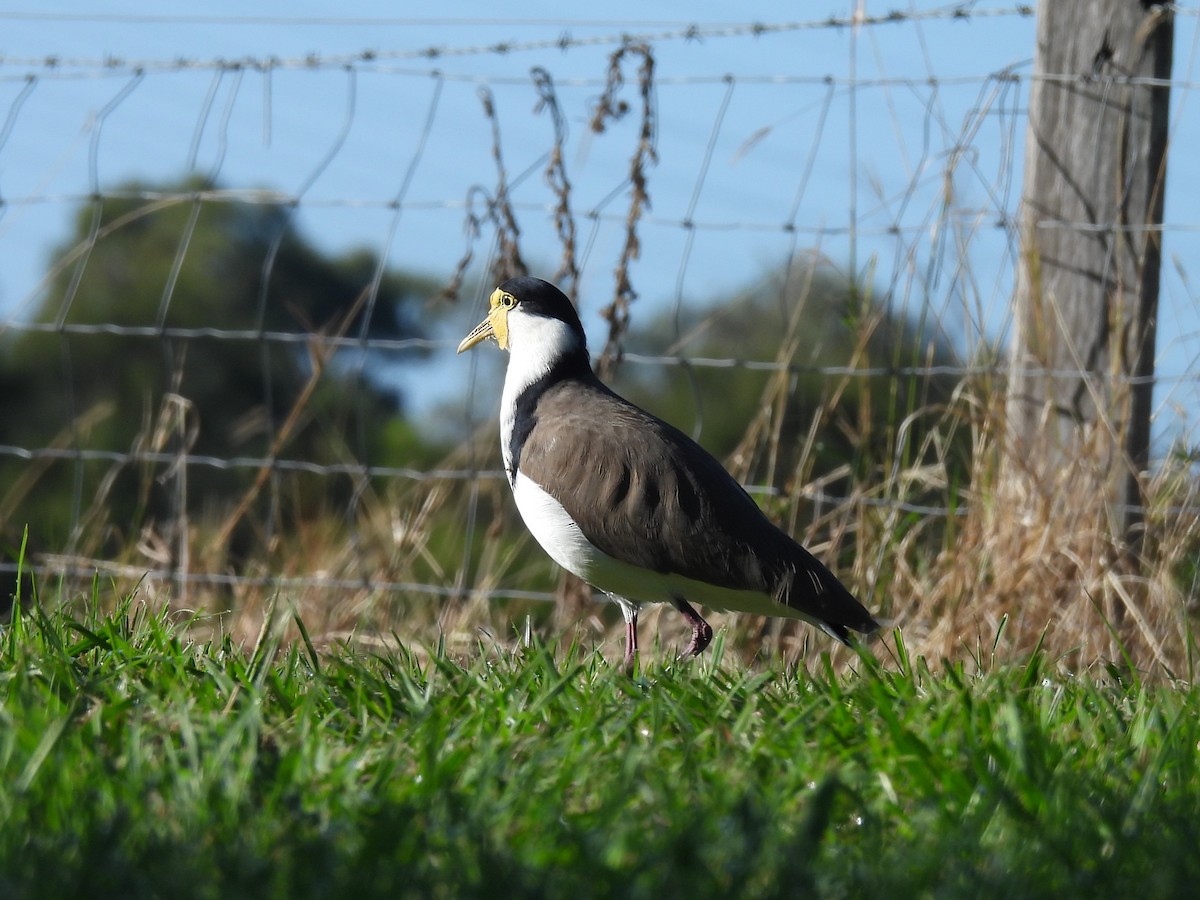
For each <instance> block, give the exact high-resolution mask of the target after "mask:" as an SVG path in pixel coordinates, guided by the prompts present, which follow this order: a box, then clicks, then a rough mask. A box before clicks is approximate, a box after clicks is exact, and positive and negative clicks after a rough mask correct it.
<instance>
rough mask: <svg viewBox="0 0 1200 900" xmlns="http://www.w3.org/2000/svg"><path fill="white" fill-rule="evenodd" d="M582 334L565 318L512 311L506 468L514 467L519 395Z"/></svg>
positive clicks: (504, 418) (503, 432) (504, 413)
mask: <svg viewBox="0 0 1200 900" xmlns="http://www.w3.org/2000/svg"><path fill="white" fill-rule="evenodd" d="M579 343H580V342H579V337H578V336H577V335H576V334H575V332H574V331H572V330H571V328H570V327H569V326H568V325H567V323H566V322H564V321H562V319H553V318H548V317H546V316H534V315H530V314H529V313H527V312H523V311H522V310H521V307H520V306H518V307H516V308H514V309H513V310H512V311H511V312H510V313H509V314H508V350H509V356H508V371H507V372H506V373H505V375H504V393H503V395H502V397H501V399H500V452H501V454H502V455H503V456H504V471H505V472H508V471H509V470H510V469H511V467H512V453H511V450H510V444H509V439H510V438H511V437H512V430H513V420H514V419H515V417H516V409H517V398H518V397H520V396H521V394H522V393H523V392H524V390H525V389H526V388H527V387H529V386H530V385H531V384H534V383H536V382H537V381H538V379H540V378H542V377H544V376H545V375H546V373H547V372H549V371H550V370H551V369H552V368H554V364H555V362H557V361H558V360H559V359H561V358H562V357H563V356H565V355H567V354H569V353H576V352H578V351H579V350H580V349H581V348H580V346H579Z"/></svg>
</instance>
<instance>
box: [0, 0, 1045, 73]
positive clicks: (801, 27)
mask: <svg viewBox="0 0 1200 900" xmlns="http://www.w3.org/2000/svg"><path fill="white" fill-rule="evenodd" d="M975 6H976V4H975V3H974V2H964V3H956V4H952V5H949V6H946V7H942V8H938V9H933V10H924V11H919V10H910V11H903V10H891V11H888V12H886V13H883V14H879V15H871V14H869V13H866V12H865V11H864V12H861V13H859V14H856V15H851V16H826V17H825V18H821V19H806V20H799V21H792V22H741V23H733V24H710V25H697V24H688V25H685V26H680V27H675V28H668V29H664V30H660V31H649V32H636V33H631V32H629V31H628V30H622V31H620V32H617V33H613V34H603V35H591V36H587V37H573V36H572V35H570V34H569V33H566V32H564V33H562V34H560V35H559V36H557V37H554V38H541V39H535V40H526V41H501V42H497V43H491V44H479V45H473V46H458V45H451V44H446V45H442V46H436V47H423V48H420V49H415V50H375V49H372V50H361V51H357V52H355V53H349V54H331V55H324V56H323V55H320V54H317V53H310V54H306V55H304V56H302V57H291V58H279V57H266V58H260V57H243V58H239V59H232V60H230V59H212V60H185V59H175V60H143V61H135V62H131V61H129V60H126V59H124V58H121V57H117V56H110V57H103V58H99V59H96V58H61V57H57V56H55V57H50V58H42V59H30V58H22V57H11V56H10V57H0V64H2V65H15V66H25V67H29V68H46V69H60V68H92V69H126V68H135V69H140V70H142V71H147V72H149V71H160V70H162V69H163V68H166V69H168V70H171V71H180V70H182V69H211V68H222V69H223V68H244V69H257V70H260V71H270V70H275V69H321V68H343V67H345V66H349V65H361V64H364V63H379V62H386V61H390V60H414V59H426V60H428V59H439V58H447V57H465V56H481V55H499V56H511V55H514V54H518V53H527V52H531V51H539V50H560V51H566V50H572V49H576V48H582V47H614V46H621V45H626V44H636V43H645V44H662V43H668V42H673V41H703V40H707V39H716V38H732V37H747V36H750V37H764V36H767V35H774V34H786V33H789V32H797V31H812V30H818V29H834V30H843V29H846V28H862V27H869V26H879V25H896V24H900V23H904V22H910V23H915V22H934V21H939V20H955V21H969V20H972V19H985V18H1008V17H1014V16H1016V17H1023V18H1029V17H1032V16H1033V14H1034V7H1033V6H1032V5H1029V4H1018V5H1015V6H1008V7H998V8H997V7H992V8H988V7H985V8H982V9H977V8H975ZM2 18H4V16H3V15H0V19H2ZM80 20H81V21H90V20H91V19H90V17H82V18H81V19H78V20H77V21H80ZM234 21H236V20H234ZM256 21H260V22H261V21H263V20H261V19H258V20H256ZM289 21H291V20H289ZM403 21H409V22H411V21H420V20H401V21H400V22H397V24H401V22H403Z"/></svg>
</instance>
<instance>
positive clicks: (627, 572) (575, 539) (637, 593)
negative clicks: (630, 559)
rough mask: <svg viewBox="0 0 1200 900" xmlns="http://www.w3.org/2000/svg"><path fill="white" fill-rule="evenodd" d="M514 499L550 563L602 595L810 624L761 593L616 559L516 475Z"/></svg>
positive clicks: (534, 486)
mask: <svg viewBox="0 0 1200 900" xmlns="http://www.w3.org/2000/svg"><path fill="white" fill-rule="evenodd" d="M513 497H514V499H515V500H516V501H517V509H518V510H519V511H520V513H521V518H522V519H524V520H525V526H526V527H527V528H528V529H529V531H530V533H531V534H532V535H533V536H534V538H535V539H536V540H537V542H538V543H539V544H541V545H542V549H543V550H545V551H546V553H547V554H549V556H550V558H551V559H553V560H554V561H555V562H556V563H558V564H559V565H560V566H562V567H563V568H564V569H566V570H567V571H568V572H571V573H573V574H575V575H577V576H579V577H580V578H582V579H583V580H584V581H586V582H587V583H588V584H590V585H592V587H594V588H597V589H598V590H601V591H603V592H604V593H606V594H612V595H614V596H617V597H623V598H625V599H627V600H635V601H641V602H646V603H667V602H670V600H671V599H672V598H674V597H679V598H681V599H683V600H687V601H688V602H690V603H698V604H700V605H701V606H707V607H709V608H710V609H717V610H729V611H736V612H747V613H755V614H758V615H767V616H788V617H790V618H796V619H806V620H807V621H810V622H811V621H813V620H812V619H810V618H809V617H808V616H805V615H802V614H800V613H799V612H797V611H796V610H793V609H791V608H790V607H787V606H784V605H783V604H782V603H779V602H777V601H776V600H775V599H774V598H773V597H772V596H771V595H770V594H766V593H763V592H761V591H739V590H732V589H730V588H723V587H717V586H716V585H711V584H706V583H705V582H702V581H696V580H694V579H691V578H684V577H683V576H681V575H664V574H662V573H660V572H651V571H649V570H647V569H641V568H638V567H637V566H633V565H630V564H628V563H624V562H621V561H620V560H618V559H614V558H613V557H611V556H609V555H608V554H607V553H604V552H603V551H601V550H600V549H599V548H598V547H596V545H595V544H593V543H592V542H591V541H589V540H588V539H587V538H586V537H584V535H583V532H582V531H581V530H580V528H579V526H578V525H576V524H575V522H574V520H573V519H572V518H571V517H570V516H569V515H568V514H567V511H566V510H565V509H563V507H562V504H560V503H559V502H558V501H557V500H555V499H554V498H553V497H551V496H550V495H549V494H548V493H546V492H545V491H544V490H542V488H541V487H540V486H538V485H537V484H536V483H535V482H533V481H531V480H530V479H529V478H527V477H526V476H525V475H523V474H521V473H520V472H517V478H516V482H515V483H514V484H513Z"/></svg>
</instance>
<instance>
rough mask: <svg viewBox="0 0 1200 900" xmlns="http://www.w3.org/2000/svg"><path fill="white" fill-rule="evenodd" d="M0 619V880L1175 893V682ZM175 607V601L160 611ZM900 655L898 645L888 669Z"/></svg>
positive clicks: (127, 610) (1190, 730) (196, 887)
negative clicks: (442, 647) (405, 644)
mask: <svg viewBox="0 0 1200 900" xmlns="http://www.w3.org/2000/svg"><path fill="white" fill-rule="evenodd" d="M101 605H102V604H100V603H99V602H98V601H97V599H96V598H95V597H93V598H90V599H89V600H88V601H87V602H86V603H81V604H78V605H76V606H75V607H74V609H73V610H72V609H71V608H63V609H58V610H55V611H43V610H41V609H38V608H36V607H34V608H27V609H25V610H24V611H18V612H16V613H15V614H14V616H13V619H12V621H11V623H10V624H8V625H7V626H5V627H4V628H3V631H2V633H0V818H2V820H3V828H2V829H0V896H3V897H6V898H17V900H19V898H34V897H54V898H62V897H85V896H86V897H164V898H165V897H212V898H238V897H281V898H282V897H287V898H304V897H342V896H345V897H353V898H356V900H361V898H369V897H471V896H555V897H592V896H604V897H654V898H660V897H661V898H667V897H689V898H702V897H728V896H739V895H741V896H754V897H772V896H782V897H791V896H802V895H811V894H814V893H816V894H818V895H821V896H835V897H836V896H894V897H907V896H950V897H954V896H964V897H1006V898H1015V897H1039V896H1047V897H1048V896H1056V897H1062V896H1138V897H1140V898H1150V897H1169V896H1191V895H1192V892H1193V891H1194V889H1195V885H1196V883H1197V879H1198V878H1200V853H1198V852H1197V848H1198V847H1200V777H1198V776H1200V772H1198V771H1197V770H1198V764H1200V722H1198V714H1197V711H1198V710H1200V703H1198V702H1197V701H1198V700H1200V697H1198V696H1197V692H1196V689H1195V688H1192V687H1180V686H1171V685H1165V684H1150V683H1146V682H1142V681H1139V680H1137V679H1132V680H1130V679H1126V680H1125V681H1124V682H1123V683H1122V682H1121V681H1119V680H1117V679H1116V678H1115V677H1114V676H1112V675H1109V674H1108V673H1105V675H1104V678H1103V679H1102V680H1097V679H1092V680H1089V679H1071V678H1066V679H1063V678H1061V677H1059V676H1058V675H1057V674H1055V671H1054V667H1053V666H1052V665H1050V664H1049V663H1048V662H1047V661H1045V660H1042V659H1040V658H1038V657H1034V658H1033V659H1031V660H1029V661H1028V663H1027V664H1026V665H1024V666H1016V667H1007V668H1003V669H997V670H994V671H991V672H990V673H988V674H986V675H983V676H967V675H965V674H964V673H963V671H962V670H961V669H954V668H952V669H949V670H946V671H941V672H938V673H936V674H932V673H931V672H930V671H929V670H928V669H927V668H926V667H925V665H924V664H923V663H922V662H920V661H915V662H912V663H910V662H909V661H908V660H906V659H904V658H903V656H901V658H900V668H899V671H885V670H883V669H882V668H880V667H878V666H876V665H875V664H874V663H873V662H871V661H870V660H866V659H864V660H862V661H861V662H860V664H859V670H860V671H859V672H858V673H857V674H852V675H838V674H834V673H832V672H827V673H826V674H825V675H824V676H823V677H821V678H818V679H811V680H810V679H809V678H808V677H807V676H804V675H802V674H797V673H796V672H789V671H778V670H775V669H771V668H770V667H769V664H766V665H767V667H765V668H761V669H747V668H744V667H741V666H740V665H739V666H733V665H730V664H728V663H725V662H722V660H721V657H720V648H719V645H718V646H717V647H716V648H715V649H716V650H717V652H716V653H714V654H712V655H711V656H709V657H708V658H707V659H702V660H700V661H696V662H690V663H684V664H678V665H676V664H671V665H665V666H651V667H649V668H648V670H647V671H645V672H643V673H642V674H641V675H640V676H639V677H637V678H632V679H631V678H628V677H625V676H623V675H621V674H620V673H619V672H618V671H617V670H616V669H614V667H612V666H610V665H609V664H608V663H606V662H605V661H604V660H603V659H602V658H601V656H600V655H599V654H598V653H596V652H593V651H591V650H590V649H586V650H585V649H583V648H579V647H575V648H572V649H571V650H569V651H568V652H566V653H565V654H559V655H558V656H557V657H556V656H555V655H553V654H552V653H550V652H549V651H548V650H546V649H544V648H541V647H536V646H535V647H528V648H524V649H523V650H521V651H520V652H518V653H515V654H509V653H507V652H504V651H498V650H496V649H495V648H481V649H480V653H479V654H478V656H477V657H476V658H472V659H469V660H455V659H450V658H447V656H446V655H445V654H444V653H441V652H437V651H436V650H432V651H431V652H430V653H429V654H424V653H421V654H415V653H409V652H405V651H397V652H393V651H389V652H382V653H378V654H368V653H364V652H357V651H354V650H350V649H343V650H340V651H336V652H333V653H331V654H322V655H318V654H316V653H314V651H313V649H312V647H311V645H309V644H308V642H307V640H303V641H300V642H297V643H296V644H294V645H285V644H282V643H281V642H280V641H279V640H278V639H277V638H272V637H271V636H268V637H266V638H264V639H263V640H262V641H260V642H259V645H258V646H257V647H254V648H247V649H244V650H243V649H242V648H238V647H235V646H232V645H231V644H230V643H229V642H228V641H225V642H221V641H214V642H211V643H203V644H195V643H191V642H189V639H188V636H187V635H188V632H187V630H186V628H184V627H182V626H180V625H176V624H173V623H172V622H171V621H170V620H169V618H168V617H167V616H165V615H161V614H154V613H153V612H148V611H146V609H145V608H144V607H142V606H140V605H137V604H135V603H132V602H129V601H126V602H124V603H122V604H121V605H120V606H119V608H118V609H116V611H112V612H100V611H98V608H99V607H100V606H101ZM185 624H186V623H185ZM893 668H894V667H893Z"/></svg>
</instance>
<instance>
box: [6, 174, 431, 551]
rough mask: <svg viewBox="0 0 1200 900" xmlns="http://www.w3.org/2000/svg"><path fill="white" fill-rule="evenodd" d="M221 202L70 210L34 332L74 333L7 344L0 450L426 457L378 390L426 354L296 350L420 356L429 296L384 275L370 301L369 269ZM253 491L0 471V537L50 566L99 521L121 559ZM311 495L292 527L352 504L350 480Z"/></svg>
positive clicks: (133, 471) (151, 476)
mask: <svg viewBox="0 0 1200 900" xmlns="http://www.w3.org/2000/svg"><path fill="white" fill-rule="evenodd" d="M214 188H215V186H214V185H213V184H211V183H209V182H207V181H205V180H203V179H188V180H185V181H183V182H181V183H177V184H168V185H153V186H151V185H147V184H142V183H131V184H127V185H124V186H122V187H121V188H120V189H118V190H117V191H114V192H113V193H114V194H116V195H118V196H119V197H122V198H128V199H114V197H111V196H106V197H103V198H97V199H95V200H92V201H89V202H88V203H86V204H85V205H84V206H83V207H82V208H81V209H80V211H79V213H78V215H77V217H76V221H75V227H74V233H73V234H72V236H71V237H70V238H69V239H68V240H67V241H66V243H65V244H64V245H63V247H62V248H60V249H59V250H58V251H57V252H56V254H55V258H56V262H55V268H54V269H53V270H52V272H53V277H52V279H51V280H50V283H49V287H48V289H47V290H46V293H45V296H44V300H43V302H42V305H41V307H40V308H39V309H38V310H37V311H36V312H35V313H34V315H33V316H32V317H31V321H32V322H35V323H40V324H46V325H52V326H65V329H63V328H54V329H52V330H49V331H28V330H24V329H22V330H20V331H16V332H10V333H9V334H7V335H2V336H0V443H4V444H10V445H15V446H18V447H25V448H45V447H54V446H57V447H63V448H86V449H90V450H105V451H115V452H118V453H121V452H127V451H129V450H131V449H135V448H138V449H143V450H146V449H149V450H157V451H164V452H168V453H176V452H181V451H187V452H189V453H192V454H199V455H205V456H212V457H217V458H220V459H229V458H231V457H259V458H264V457H270V456H274V455H278V456H279V457H286V458H296V459H302V460H306V461H311V462H318V463H330V462H352V461H362V462H367V461H382V458H383V457H384V455H385V454H386V455H387V459H388V461H389V462H393V463H399V462H406V461H407V462H410V463H411V462H412V461H413V460H412V459H411V457H410V458H409V459H408V460H402V459H397V458H396V457H394V456H393V455H392V454H393V453H394V452H397V451H400V450H401V449H402V448H403V451H404V452H408V453H420V452H421V450H420V447H419V442H417V441H414V439H413V435H412V433H411V431H410V430H406V429H404V428H398V427H397V426H396V424H395V420H396V419H397V417H398V414H399V413H400V411H401V410H400V405H401V403H400V397H399V394H398V392H397V390H396V389H395V387H394V386H385V385H383V384H380V383H379V382H377V381H376V380H374V379H373V373H374V372H376V371H378V367H377V366H376V363H383V362H390V361H391V358H394V357H392V354H393V353H401V352H402V353H404V354H414V353H416V352H418V351H415V350H411V349H405V350H403V351H388V352H387V353H381V352H378V351H376V352H375V357H377V358H372V357H371V356H366V357H364V356H363V355H361V353H360V351H358V350H357V348H351V349H343V350H341V351H339V352H337V353H331V352H330V351H329V349H328V346H327V345H324V346H323V345H322V344H321V343H320V342H319V341H311V340H309V339H307V338H305V337H303V336H304V335H306V334H308V333H310V332H313V331H316V332H321V333H324V334H327V335H328V334H332V335H344V336H346V337H349V338H359V337H364V338H396V339H399V338H406V337H414V336H419V335H420V334H421V329H420V323H419V320H418V313H419V310H420V308H421V306H420V303H421V301H422V300H423V299H424V298H426V297H428V296H431V295H432V294H433V293H434V292H435V291H436V286H435V285H434V284H432V283H431V282H430V281H428V280H426V279H422V278H419V277H415V276H412V275H408V274H405V273H397V272H391V271H385V272H383V273H382V276H381V277H380V278H379V281H378V285H377V287H376V288H374V289H373V288H372V286H373V284H374V283H375V280H376V277H377V266H378V260H377V258H376V257H375V255H374V254H373V253H371V252H369V251H357V252H353V253H349V254H346V255H343V256H338V257H328V256H326V255H324V254H322V253H321V252H320V251H318V250H317V249H316V248H314V247H313V246H312V245H311V244H309V243H308V242H307V241H306V240H305V239H304V238H303V237H302V236H301V235H300V234H299V233H298V232H297V231H296V229H295V228H294V227H293V224H292V210H291V209H290V208H288V207H283V206H279V205H276V204H270V203H259V202H244V201H243V202H239V201H235V200H230V199H229V198H227V197H219V196H214V195H213V194H212V193H211V192H212V191H213V190H214ZM158 198H166V199H162V200H160V199H158ZM113 326H117V327H118V328H122V329H138V332H137V333H134V334H131V333H128V332H127V331H126V332H123V333H117V334H113V333H111V331H108V330H106V329H111V328H112V327H113ZM180 330H183V333H181V332H180ZM215 332H221V334H217V333H215ZM263 333H267V334H269V335H272V336H271V337H269V338H268V339H265V340H264V339H263V338H262V337H261V335H262V334H263ZM293 335H294V336H296V337H295V338H292V337H291V336H293ZM385 357H387V358H386V359H385ZM255 474H256V473H255V472H254V471H253V470H245V469H236V468H234V469H221V468H218V467H213V466H190V467H188V472H187V473H186V482H183V481H180V480H179V479H180V477H182V476H180V473H178V472H175V473H172V472H170V471H168V470H167V468H166V467H165V466H149V467H138V466H129V465H127V466H114V465H113V464H111V463H107V462H103V461H102V462H92V463H81V462H79V461H77V460H60V461H57V462H55V461H50V462H41V463H38V464H36V465H35V464H31V463H30V462H28V461H22V460H14V459H12V458H11V457H8V458H0V522H4V521H6V520H7V521H8V522H10V523H13V525H14V526H16V527H18V528H19V525H20V523H24V522H30V523H33V524H34V526H35V527H34V528H33V531H34V533H35V534H36V535H37V540H38V542H39V543H41V544H43V545H46V544H48V545H49V546H51V547H59V546H61V542H63V541H66V540H67V539H68V538H69V536H70V533H71V530H72V529H73V528H74V529H76V531H77V530H78V527H79V525H80V522H81V520H82V519H85V518H86V517H87V516H88V512H89V508H90V507H92V506H93V502H94V501H97V502H102V504H103V506H104V508H105V511H106V512H105V517H106V518H107V519H108V520H109V521H108V523H107V525H106V526H105V527H106V529H107V530H108V531H110V532H112V531H114V530H115V531H116V532H118V533H119V534H117V535H116V537H119V538H126V539H127V538H128V537H130V536H131V534H132V535H134V536H136V533H137V531H136V529H137V527H138V524H139V523H140V522H142V521H144V520H145V518H146V517H147V516H149V517H164V516H172V515H180V514H181V513H188V514H191V515H195V514H199V513H204V512H212V513H215V514H216V515H223V514H224V512H223V510H225V511H227V510H228V509H229V508H230V506H231V504H232V503H233V501H234V498H235V497H237V496H239V495H240V494H241V492H243V491H244V490H246V488H247V486H248V485H249V484H250V483H251V481H252V479H253V478H254V477H255ZM310 481H311V483H309V484H307V485H306V490H304V491H291V492H290V495H289V496H290V498H291V499H290V500H288V503H290V504H291V506H290V507H289V509H288V510H287V511H286V513H285V514H305V512H306V508H308V511H311V508H309V507H312V506H314V505H316V504H321V503H322V502H328V501H329V500H330V499H333V498H335V497H344V496H348V494H349V491H350V490H352V489H353V485H352V483H351V481H350V479H348V478H345V479H341V480H340V481H339V480H336V479H328V478H326V479H319V480H317V479H311V480H310ZM318 482H319V483H318ZM279 497H280V492H279V491H278V490H277V491H276V492H275V498H274V502H275V506H276V511H275V513H274V514H275V515H276V516H278V515H280V514H281V513H280V511H279V509H278V500H279ZM13 530H14V528H13V527H10V528H8V529H6V531H13ZM5 537H6V539H8V540H10V541H11V540H13V537H12V536H11V535H8V534H7V533H6V535H5Z"/></svg>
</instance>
